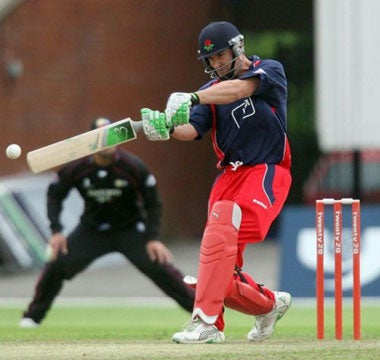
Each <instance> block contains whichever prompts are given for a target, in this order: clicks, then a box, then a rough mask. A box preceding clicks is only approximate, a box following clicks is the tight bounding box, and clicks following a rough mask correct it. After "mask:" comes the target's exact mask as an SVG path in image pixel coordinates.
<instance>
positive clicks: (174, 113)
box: [165, 92, 199, 128]
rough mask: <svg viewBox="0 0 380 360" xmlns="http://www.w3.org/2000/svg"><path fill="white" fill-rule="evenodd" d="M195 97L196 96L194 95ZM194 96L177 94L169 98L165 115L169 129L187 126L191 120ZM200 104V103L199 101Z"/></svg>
mask: <svg viewBox="0 0 380 360" xmlns="http://www.w3.org/2000/svg"><path fill="white" fill-rule="evenodd" d="M194 96H196V95H195V94H194ZM192 97H193V94H190V93H182V92H175V93H172V94H171V95H170V96H169V99H168V102H167V103H166V109H165V115H166V125H167V126H168V128H172V127H173V126H179V125H184V124H187V123H188V122H189V120H190V108H191V106H192V104H193V100H192ZM198 102H199V101H198Z"/></svg>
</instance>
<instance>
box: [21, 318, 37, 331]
mask: <svg viewBox="0 0 380 360" xmlns="http://www.w3.org/2000/svg"><path fill="white" fill-rule="evenodd" d="M19 326H20V328H25V329H26V328H28V329H32V328H36V327H38V326H40V324H39V323H38V322H35V321H34V320H33V319H31V318H22V319H21V320H20V323H19Z"/></svg>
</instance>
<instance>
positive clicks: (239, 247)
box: [141, 21, 292, 343]
mask: <svg viewBox="0 0 380 360" xmlns="http://www.w3.org/2000/svg"><path fill="white" fill-rule="evenodd" d="M198 44H199V50H198V54H199V58H198V59H199V60H201V61H202V62H203V64H204V66H205V72H206V73H207V74H209V75H210V77H211V80H210V81H209V82H207V83H206V84H205V85H203V86H202V87H201V88H200V89H199V90H198V91H196V92H192V93H183V92H176V93H173V94H171V95H170V97H169V99H168V102H167V105H166V109H165V111H164V112H159V111H154V110H150V109H147V108H144V109H141V115H142V120H143V128H144V132H145V134H146V135H147V137H148V138H149V139H150V140H168V139H169V138H170V137H174V138H175V139H178V140H184V141H189V140H201V139H202V138H203V137H204V135H205V134H206V133H207V132H211V139H212V144H213V148H214V151H215V154H216V156H217V158H218V163H217V167H218V168H219V169H220V173H219V174H218V176H217V178H216V180H215V183H214V185H213V187H212V190H211V194H210V198H209V209H208V219H207V223H206V227H205V229H204V233H203V238H202V242H201V246H200V255H199V266H198V276H197V284H196V295H195V296H196V298H195V303H194V308H193V312H192V317H191V319H190V321H189V322H188V324H187V325H185V327H184V328H183V329H182V330H181V331H180V332H177V333H175V334H174V335H173V340H174V341H175V342H177V343H220V342H223V341H224V340H225V335H224V332H223V331H224V327H225V323H224V319H223V311H224V308H225V307H228V308H231V309H234V310H237V311H239V312H242V313H245V314H248V315H253V316H254V317H255V322H254V326H253V328H252V330H251V331H249V333H248V335H247V338H248V340H250V341H254V342H259V341H262V340H264V339H267V338H269V337H270V336H271V335H272V334H273V332H274V329H275V325H276V322H277V321H278V320H279V319H281V318H282V317H283V316H284V315H285V313H286V312H287V310H288V309H289V307H290V305H291V295H290V294H289V293H287V292H279V291H273V290H271V289H269V288H267V287H265V286H264V285H261V284H259V283H258V282H256V281H255V280H254V279H253V278H252V277H251V276H250V275H249V274H247V273H246V272H244V270H243V265H244V250H245V248H246V246H247V245H248V244H255V243H258V242H261V241H263V240H264V239H265V238H266V236H267V234H268V231H269V228H270V226H271V224H272V223H273V221H274V220H275V219H276V217H277V216H278V215H279V213H280V211H281V209H282V207H283V205H284V203H285V201H286V198H287V196H288V193H289V189H290V186H291V181H292V180H291V171H290V168H291V153H290V147H289V141H288V136H287V119H286V111H287V110H286V107H287V79H286V75H285V71H284V68H283V66H282V64H281V63H280V62H278V61H277V60H273V59H261V58H260V57H259V56H257V55H253V56H247V55H246V54H245V50H244V37H243V35H242V34H241V33H240V31H239V30H238V29H237V28H236V26H235V25H233V24H231V23H229V22H225V21H219V22H212V23H210V24H208V25H207V26H206V27H204V28H203V29H202V31H201V32H200V35H199V39H198Z"/></svg>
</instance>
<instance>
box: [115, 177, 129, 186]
mask: <svg viewBox="0 0 380 360" xmlns="http://www.w3.org/2000/svg"><path fill="white" fill-rule="evenodd" d="M128 184H129V183H128V181H127V180H124V179H116V180H115V187H117V188H122V187H126V186H128Z"/></svg>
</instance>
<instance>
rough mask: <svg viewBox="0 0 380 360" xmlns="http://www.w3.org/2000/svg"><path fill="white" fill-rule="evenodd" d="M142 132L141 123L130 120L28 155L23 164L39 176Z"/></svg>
mask: <svg viewBox="0 0 380 360" xmlns="http://www.w3.org/2000/svg"><path fill="white" fill-rule="evenodd" d="M141 128H142V122H141V121H133V120H131V119H130V118H126V119H123V120H119V121H117V122H114V123H112V124H109V125H106V126H103V127H100V128H97V129H94V130H90V131H87V132H85V133H83V134H79V135H76V136H73V137H70V138H68V139H65V140H62V141H59V142H56V143H54V144H50V145H47V146H44V147H41V148H39V149H36V150H33V151H29V152H28V153H27V155H26V161H27V163H28V166H29V168H30V170H32V171H33V172H34V173H39V172H42V171H45V170H48V169H52V168H54V167H57V166H60V165H63V164H66V163H68V162H70V161H73V160H76V159H80V158H82V157H85V156H88V155H91V154H95V153H97V152H99V151H102V150H104V149H107V148H109V147H112V146H115V145H119V144H122V143H125V142H127V141H131V140H134V139H136V138H137V135H136V131H138V130H140V129H141Z"/></svg>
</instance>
